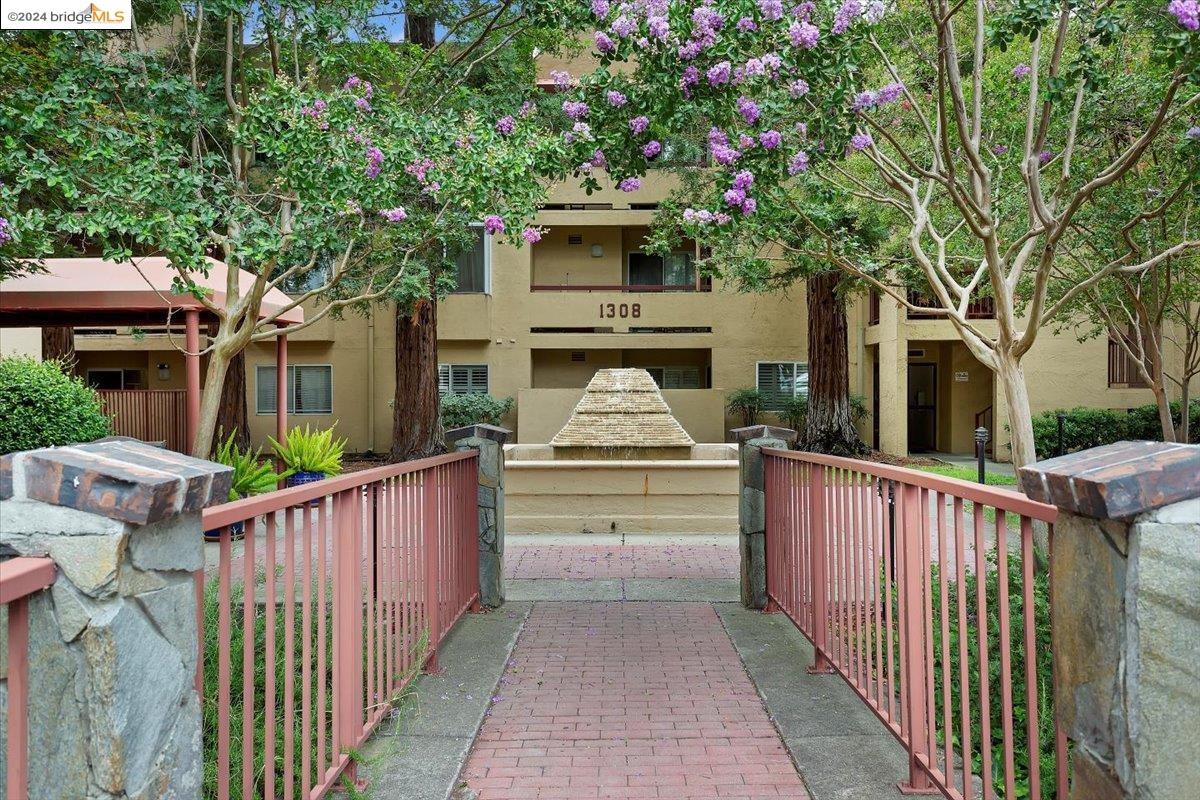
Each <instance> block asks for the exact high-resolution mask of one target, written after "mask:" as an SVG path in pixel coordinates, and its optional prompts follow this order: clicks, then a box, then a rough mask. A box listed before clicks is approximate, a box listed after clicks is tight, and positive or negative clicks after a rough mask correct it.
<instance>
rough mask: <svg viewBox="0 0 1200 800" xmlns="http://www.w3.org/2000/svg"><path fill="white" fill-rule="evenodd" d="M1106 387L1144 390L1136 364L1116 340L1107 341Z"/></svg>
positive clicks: (1142, 380) (1144, 382) (1144, 385)
mask: <svg viewBox="0 0 1200 800" xmlns="http://www.w3.org/2000/svg"><path fill="white" fill-rule="evenodd" d="M1108 385H1109V386H1126V387H1129V388H1131V389H1144V388H1145V387H1146V381H1145V380H1144V379H1143V378H1142V373H1141V372H1140V371H1139V370H1138V368H1137V363H1136V362H1135V361H1134V360H1133V359H1132V358H1130V357H1129V354H1128V353H1126V352H1125V348H1123V347H1121V343H1120V342H1118V341H1117V340H1116V339H1109V340H1108Z"/></svg>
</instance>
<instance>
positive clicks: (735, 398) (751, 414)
mask: <svg viewBox="0 0 1200 800" xmlns="http://www.w3.org/2000/svg"><path fill="white" fill-rule="evenodd" d="M765 404H766V401H765V399H764V398H763V396H762V392H760V391H759V390H758V389H754V388H750V387H747V388H743V389H734V390H733V391H732V392H730V393H729V396H728V397H726V398H725V410H726V411H728V412H729V413H730V414H736V415H739V416H741V418H742V425H743V426H745V427H747V428H749V427H750V426H751V425H753V424H754V423H755V422H757V421H758V415H759V414H761V413H762V412H763V406H764V405H765Z"/></svg>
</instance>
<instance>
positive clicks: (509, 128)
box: [496, 114, 517, 136]
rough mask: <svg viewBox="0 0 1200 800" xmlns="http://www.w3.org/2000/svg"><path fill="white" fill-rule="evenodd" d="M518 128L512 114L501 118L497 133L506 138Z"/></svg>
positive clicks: (497, 125)
mask: <svg viewBox="0 0 1200 800" xmlns="http://www.w3.org/2000/svg"><path fill="white" fill-rule="evenodd" d="M516 128H517V121H516V120H515V119H513V116H512V114H508V115H506V116H503V117H501V118H500V119H498V120H497V121H496V133H499V134H502V135H504V136H507V135H509V134H510V133H512V132H513V131H514V130H516Z"/></svg>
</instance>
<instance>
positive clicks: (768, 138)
mask: <svg viewBox="0 0 1200 800" xmlns="http://www.w3.org/2000/svg"><path fill="white" fill-rule="evenodd" d="M782 142H783V134H781V133H780V132H779V131H763V132H762V133H760V134H759V135H758V143H759V144H761V145H762V146H763V149H764V150H774V149H775V148H776V147H779V145H780V144H781V143H782Z"/></svg>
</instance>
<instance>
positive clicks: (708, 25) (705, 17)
mask: <svg viewBox="0 0 1200 800" xmlns="http://www.w3.org/2000/svg"><path fill="white" fill-rule="evenodd" d="M692 24H693V25H694V26H695V30H696V31H697V33H698V34H699V35H700V36H701V37H703V36H705V35H706V34H707V35H711V34H713V33H715V32H716V31H719V30H721V28H723V27H725V17H723V16H721V15H720V14H719V13H717V12H716V11H713V10H712V9H711V8H709V7H708V6H703V5H702V6H699V7H697V8H696V9H695V10H693V11H692ZM693 35H695V34H693Z"/></svg>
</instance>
